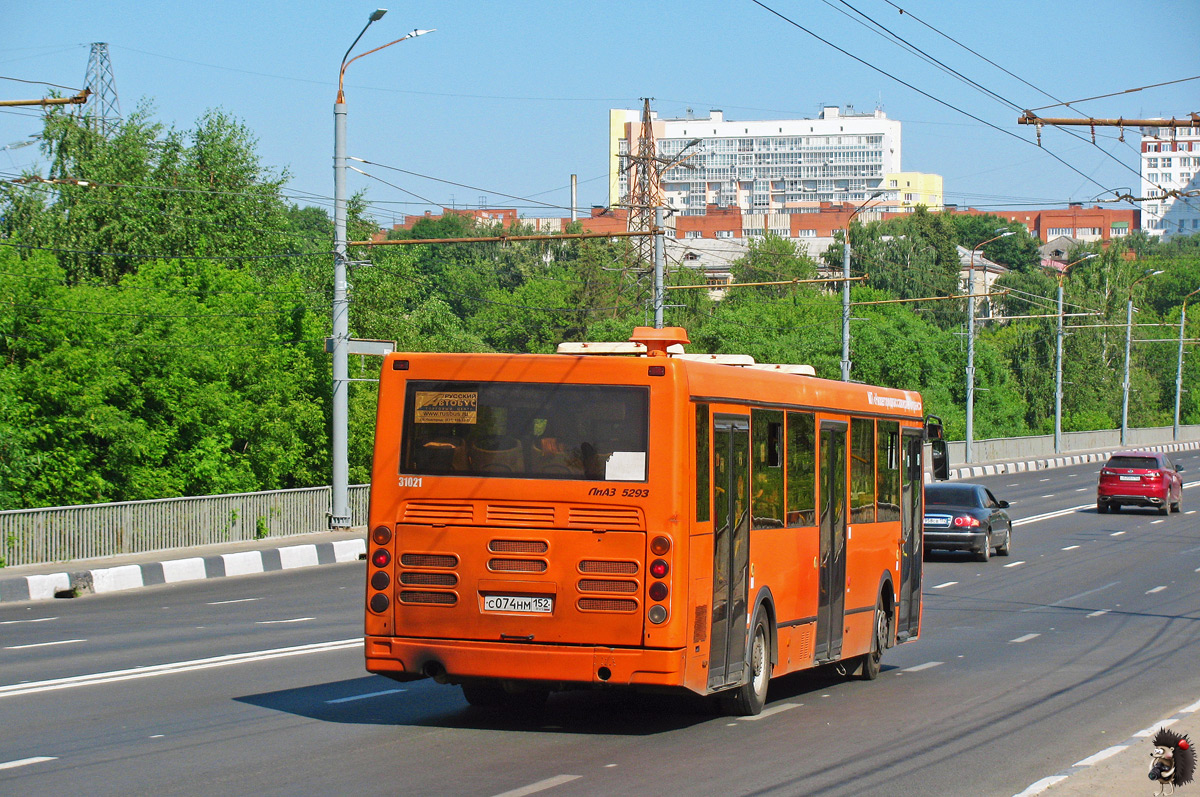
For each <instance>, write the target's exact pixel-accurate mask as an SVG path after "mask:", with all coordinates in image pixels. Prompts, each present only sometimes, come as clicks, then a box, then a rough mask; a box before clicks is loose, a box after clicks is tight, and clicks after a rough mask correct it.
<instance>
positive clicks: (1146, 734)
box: [1134, 719, 1179, 739]
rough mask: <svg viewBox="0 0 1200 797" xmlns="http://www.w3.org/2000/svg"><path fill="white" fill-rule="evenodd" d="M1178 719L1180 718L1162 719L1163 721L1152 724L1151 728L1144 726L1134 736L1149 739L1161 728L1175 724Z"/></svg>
mask: <svg viewBox="0 0 1200 797" xmlns="http://www.w3.org/2000/svg"><path fill="white" fill-rule="evenodd" d="M1178 721H1179V720H1177V719H1169V720H1162V721H1161V722H1156V723H1154V724H1153V725H1151V726H1150V727H1149V728H1142V729H1141V730H1140V731H1138V732H1137V733H1135V734H1134V736H1135V737H1137V738H1138V739H1148V738H1150V737H1151V736H1153V735H1154V734H1155V732H1156V731H1157V730H1158V729H1159V728H1165V727H1167V726H1168V725H1174V724H1175V723H1176V722H1178Z"/></svg>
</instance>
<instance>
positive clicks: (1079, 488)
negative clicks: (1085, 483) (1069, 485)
mask: <svg viewBox="0 0 1200 797" xmlns="http://www.w3.org/2000/svg"><path fill="white" fill-rule="evenodd" d="M1090 489H1092V488H1091V487H1077V488H1076V489H1075V492H1077V493H1082V492H1084V491H1085V490H1090Z"/></svg>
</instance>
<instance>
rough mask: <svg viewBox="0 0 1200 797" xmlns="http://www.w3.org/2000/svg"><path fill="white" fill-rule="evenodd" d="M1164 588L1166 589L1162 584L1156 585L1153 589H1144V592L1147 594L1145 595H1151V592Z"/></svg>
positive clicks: (1160, 590)
mask: <svg viewBox="0 0 1200 797" xmlns="http://www.w3.org/2000/svg"><path fill="white" fill-rule="evenodd" d="M1164 589H1166V587H1163V586H1158V587H1155V588H1154V589H1148V590H1146V594H1147V595H1153V594H1154V593H1156V592H1162V591H1163V590H1164Z"/></svg>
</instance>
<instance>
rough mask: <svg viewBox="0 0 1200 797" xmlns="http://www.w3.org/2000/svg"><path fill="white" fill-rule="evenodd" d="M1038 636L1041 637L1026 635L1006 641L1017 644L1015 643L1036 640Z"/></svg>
mask: <svg viewBox="0 0 1200 797" xmlns="http://www.w3.org/2000/svg"><path fill="white" fill-rule="evenodd" d="M1040 636H1041V634H1026V635H1025V636H1019V637H1017V638H1016V639H1010V640H1008V641H1009V642H1017V643H1020V642H1028V641H1029V640H1031V639H1037V638H1038V637H1040Z"/></svg>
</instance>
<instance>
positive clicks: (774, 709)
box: [738, 703, 804, 722]
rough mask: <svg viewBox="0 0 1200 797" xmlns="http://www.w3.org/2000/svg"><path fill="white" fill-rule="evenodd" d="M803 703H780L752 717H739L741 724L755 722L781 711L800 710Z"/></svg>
mask: <svg viewBox="0 0 1200 797" xmlns="http://www.w3.org/2000/svg"><path fill="white" fill-rule="evenodd" d="M802 705H804V704H803V703H782V704H780V705H778V706H772V707H771V708H768V709H766V710H764V711H761V712H759V713H758V714H756V715H755V716H753V717H739V718H738V719H739V720H741V721H742V722H755V721H756V720H761V719H766V718H767V717H769V716H771V715H772V714H778V713H779V712H781V711H787V710H788V709H789V708H800V706H802Z"/></svg>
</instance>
